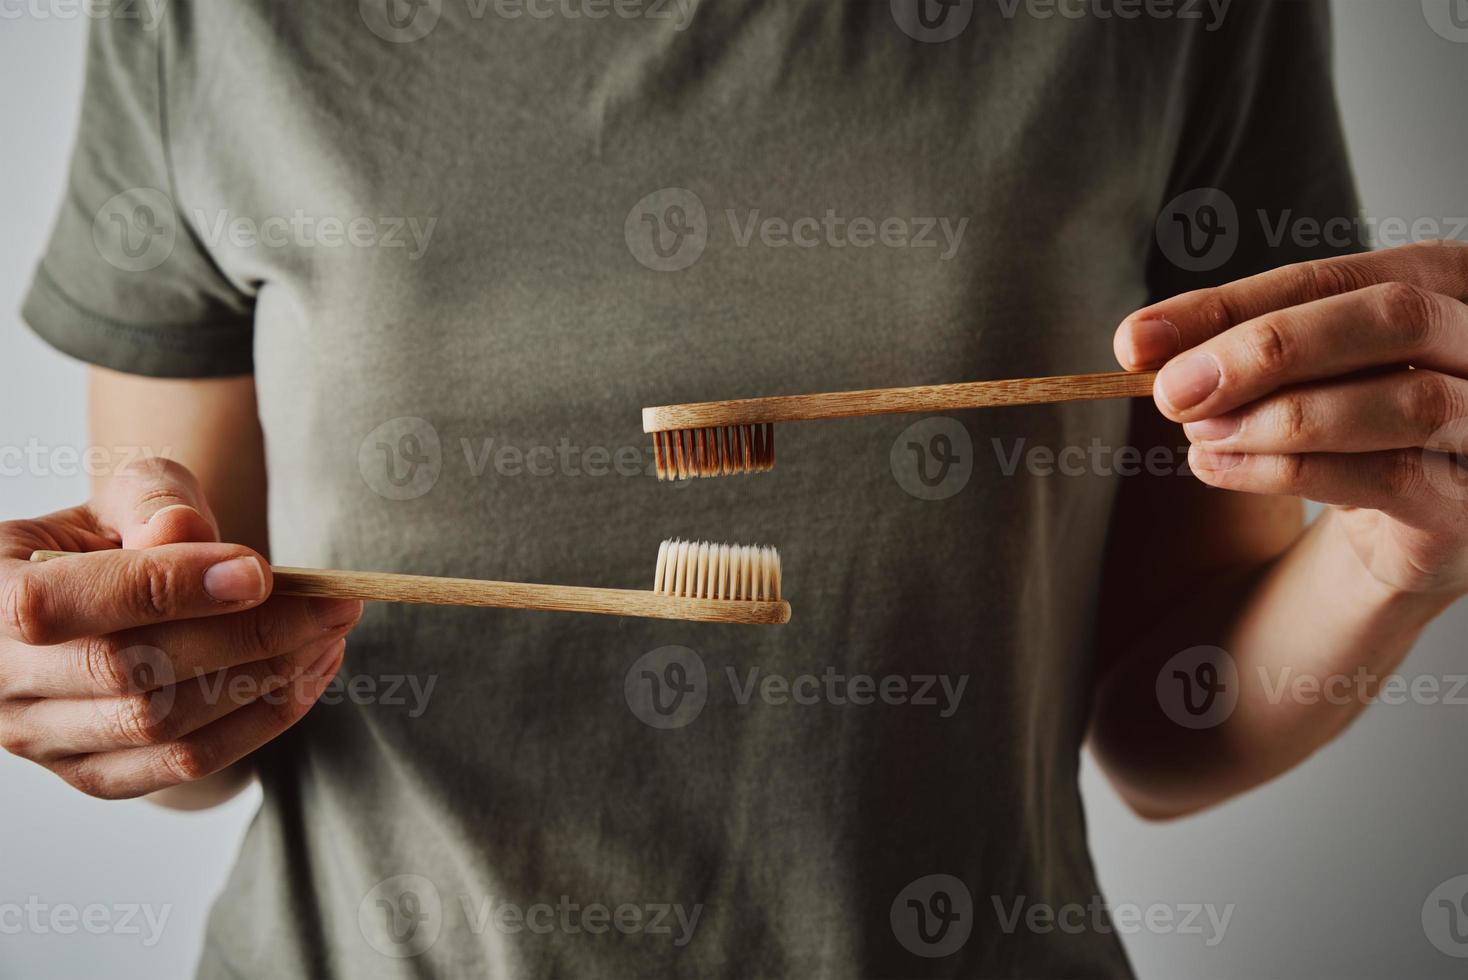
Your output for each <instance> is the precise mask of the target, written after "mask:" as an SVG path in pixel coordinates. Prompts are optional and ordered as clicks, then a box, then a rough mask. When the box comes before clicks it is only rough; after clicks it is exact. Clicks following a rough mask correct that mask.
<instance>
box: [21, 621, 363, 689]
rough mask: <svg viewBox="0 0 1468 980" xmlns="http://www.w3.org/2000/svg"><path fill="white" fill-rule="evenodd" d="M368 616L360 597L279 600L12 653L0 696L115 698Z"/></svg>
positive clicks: (277, 649)
mask: <svg viewBox="0 0 1468 980" xmlns="http://www.w3.org/2000/svg"><path fill="white" fill-rule="evenodd" d="M361 616H362V603H361V602H359V601H357V600H355V599H299V598H293V597H289V596H276V597H274V598H272V599H270V600H269V601H268V602H266V603H264V604H263V605H260V606H257V607H255V608H253V609H248V610H245V611H244V612H240V613H237V614H235V615H232V616H213V617H208V618H203V619H187V620H180V621H178V622H172V623H162V624H158V625H154V626H146V627H138V628H135V629H130V630H121V631H119V632H116V633H109V634H103V635H100V636H89V637H84V638H81V639H78V640H75V641H72V642H69V643H64V644H59V645H56V646H49V647H14V648H12V649H11V650H8V651H6V654H5V658H4V663H3V664H0V698H3V699H7V700H10V699H24V698H74V697H117V696H123V695H129V694H133V693H137V692H142V691H152V690H157V689H159V688H163V687H167V686H169V685H172V684H174V683H176V682H179V681H183V680H187V679H189V678H192V677H197V676H200V675H203V674H210V673H213V672H215V671H218V670H221V669H223V668H227V667H234V666H238V665H241V664H248V663H254V662H258V661H268V660H270V659H271V658H278V657H281V656H284V655H287V654H289V653H290V652H291V651H293V650H297V649H300V648H301V647H303V646H308V645H312V644H316V643H319V642H320V641H321V640H322V639H324V638H326V639H336V638H340V637H342V636H344V635H346V633H347V632H349V631H350V630H351V628H352V627H353V626H355V625H356V624H357V621H358V620H359V619H360V618H361Z"/></svg>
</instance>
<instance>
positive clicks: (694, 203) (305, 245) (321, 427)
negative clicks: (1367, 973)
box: [24, 0, 1356, 978]
mask: <svg viewBox="0 0 1468 980" xmlns="http://www.w3.org/2000/svg"><path fill="white" fill-rule="evenodd" d="M1323 8H1324V4H1323V3H1290V2H1282V3H1269V4H1264V3H1248V4H1245V3H1243V2H1235V3H1233V4H1231V5H1230V4H1228V3H1222V2H1215V3H1207V2H1194V0H1176V2H1172V3H1167V2H1155V3H1153V2H1149V3H1146V4H1141V3H1127V2H1121V3H1115V4H1107V3H1084V4H1082V3H1061V4H1053V3H1039V2H1031V0H982V2H976V0H955V2H953V3H951V4H947V5H944V4H939V3H935V2H926V3H923V4H918V3H916V2H909V0H892V2H890V3H889V2H885V0H883V2H875V3H850V4H845V3H838V2H834V0H805V2H797V0H787V2H777V0H769V2H755V0H717V2H715V0H708V2H703V3H694V2H691V0H618V2H615V3H613V2H601V0H554V2H552V0H418V2H416V3H409V2H404V0H361V2H360V3H354V2H350V0H333V2H309V3H308V2H299V3H266V2H263V0H238V2H230V3H209V4H198V5H195V4H190V3H183V2H175V3H172V4H168V5H166V6H165V7H162V8H156V10H157V13H156V16H153V15H150V11H152V10H154V9H155V8H153V7H152V5H138V14H139V15H138V16H137V17H133V18H129V17H114V18H109V19H106V20H100V21H97V22H96V23H95V24H94V26H93V31H92V40H91V47H90V55H89V61H88V79H87V86H86V97H85V101H84V105H83V110H82V124H81V129H80V136H79V139H78V144H77V147H76V151H75V159H74V164H73V169H72V172H71V176H70V184H69V190H68V194H67V196H66V199H65V202H64V204H63V206H62V210H61V213H60V217H59V220H58V224H57V227H56V230H55V233H54V236H53V238H52V241H51V244H50V246H49V249H48V251H47V252H46V255H45V258H44V260H43V262H42V264H41V267H40V271H39V273H38V275H37V278H36V280H35V286H34V289H33V291H32V292H31V294H30V296H29V298H28V300H27V302H26V306H25V310H24V313H25V317H26V319H27V320H28V322H29V323H30V324H31V325H32V326H33V327H34V329H35V330H37V331H38V332H39V333H40V334H41V335H42V336H43V337H45V338H46V339H48V340H49V341H50V342H52V343H53V344H55V345H56V346H57V347H58V348H60V349H61V350H63V351H65V352H67V353H69V354H72V355H74V356H76V357H79V358H82V359H84V360H86V361H89V362H92V363H95V364H99V365H104V366H107V367H110V368H114V369H116V370H119V371H126V372H134V373H138V374H144V375H155V376H168V377H205V376H223V375H230V374H240V373H245V372H253V373H254V375H255V378H256V383H257V386H258V392H259V404H260V414H261V420H262V423H263V426H264V432H265V440H266V446H267V452H268V465H269V477H270V500H269V508H270V526H271V539H272V549H273V555H272V557H273V560H275V561H276V562H279V563H282V564H290V565H307V566H324V567H332V568H353V569H369V570H387V571H400V572H415V573H425V574H435V575H455V576H469V577H481V578H494V579H504V580H514V581H533V582H551V583H567V584H579V585H593V586H611V587H631V588H646V587H648V586H649V585H650V583H651V576H652V570H653V563H654V559H655V557H656V553H657V547H658V542H659V540H660V539H662V538H663V537H667V536H674V535H681V536H685V537H688V536H691V537H696V538H700V539H702V538H707V539H711V540H716V541H731V542H737V543H757V544H772V545H775V546H777V547H779V548H780V550H781V554H782V556H783V559H784V572H785V593H786V596H787V598H788V599H789V600H790V601H791V603H792V605H793V609H794V618H793V621H792V622H791V623H790V624H789V625H787V626H783V627H739V626H719V625H699V624H693V623H683V622H671V621H652V620H638V619H623V618H612V617H601V616H589V615H565V614H553V613H540V612H523V611H510V610H473V609H452V608H434V607H419V606H407V605H373V606H370V607H369V609H368V611H367V614H366V617H365V619H364V620H363V622H362V624H361V626H360V627H359V628H358V629H357V631H356V632H355V633H354V634H353V636H352V639H351V641H350V645H349V648H348V654H347V657H346V663H345V666H344V667H343V669H342V673H341V677H340V678H339V679H338V680H337V681H336V682H335V683H334V684H333V686H332V688H331V690H330V691H329V692H328V695H327V697H326V699H325V702H324V703H323V704H321V705H319V706H318V707H317V708H316V709H315V710H313V711H312V713H311V714H310V715H309V716H308V717H307V718H306V720H305V721H303V722H302V723H300V724H299V725H298V726H297V727H296V728H295V729H293V730H292V731H291V732H289V733H288V734H287V735H285V736H284V737H282V738H281V739H279V740H278V741H276V742H275V743H273V744H272V745H271V746H269V747H268V748H267V749H266V750H264V751H262V752H261V753H260V756H259V761H260V767H261V776H262V781H263V785H264V801H263V804H262V807H261V810H260V813H259V815H258V816H257V817H256V819H255V820H254V822H253V824H252V825H251V827H250V829H249V832H248V835H247V837H246V840H245V843H244V847H243V851H242V853H241V855H240V858H239V862H238V865H237V866H236V868H235V870H234V872H233V874H232V876H231V878H230V880H229V882H228V884H227V886H226V887H225V889H224V891H223V894H222V895H221V897H220V898H219V900H218V902H217V904H216V906H215V908H214V910H213V915H212V918H211V921H210V926H209V931H208V936H207V941H206V945H205V951H204V955H203V960H202V963H201V966H200V973H201V975H202V976H204V977H209V978H215V977H281V978H285V977H301V978H306V977H309V978H327V977H350V978H356V977H424V976H442V977H469V976H488V977H522V976H523V977H552V976H568V977H593V976H594V977H619V978H620V977H629V978H630V977H674V976H678V977H710V976H725V977H791V978H806V977H832V978H853V977H868V976H882V977H898V976H900V977H914V976H944V977H958V976H964V977H974V976H1025V977H1051V976H1057V977H1059V976H1065V977H1075V976H1081V975H1086V976H1105V977H1118V976H1125V975H1127V974H1128V966H1127V962H1126V958H1125V956H1124V954H1123V951H1122V947H1121V944H1120V942H1119V941H1118V938H1117V936H1116V934H1115V932H1114V931H1113V930H1112V929H1111V928H1109V927H1108V926H1107V923H1106V921H1105V919H1104V918H1102V919H1095V920H1093V919H1092V918H1091V917H1090V916H1089V915H1087V916H1085V917H1084V918H1080V917H1067V918H1066V919H1065V927H1061V926H1057V925H1052V926H1051V927H1050V928H1044V926H1043V923H1044V922H1045V919H1044V916H1043V915H1040V916H1035V915H1031V914H1028V913H1029V910H1030V909H1032V908H1037V907H1038V908H1046V907H1048V908H1051V909H1062V908H1067V907H1073V906H1075V905H1080V906H1084V907H1087V908H1089V907H1090V906H1091V905H1093V904H1094V903H1095V902H1096V901H1098V899H1097V895H1098V885H1097V882H1096V880H1095V876H1094V874H1093V870H1092V864H1091V860H1090V856H1089V853H1088V849H1087V841H1086V826H1085V818H1084V814H1083V811H1082V805H1081V799H1080V795H1079V792H1078V789H1077V778H1076V777H1077V765H1078V753H1079V751H1080V747H1081V743H1082V740H1083V737H1084V733H1085V731H1086V727H1087V718H1088V712H1089V702H1090V698H1091V693H1092V689H1093V686H1094V668H1093V659H1094V628H1095V620H1096V605H1097V594H1098V586H1099V578H1100V570H1101V564H1102V555H1103V550H1104V547H1105V544H1106V539H1107V527H1108V518H1109V514H1110V511H1111V508H1112V504H1113V501H1114V499H1115V496H1116V493H1117V491H1118V487H1119V486H1120V483H1121V481H1122V480H1123V479H1126V478H1127V477H1125V476H1121V475H1118V472H1119V471H1121V472H1125V471H1127V470H1128V466H1129V465H1130V469H1131V470H1135V469H1136V468H1137V465H1138V464H1137V460H1136V457H1135V456H1133V455H1128V454H1126V453H1125V452H1124V450H1125V447H1126V439H1127V431H1128V413H1129V409H1130V404H1129V403H1127V402H1124V401H1111V402H1097V403H1074V404H1066V405H1056V406H1038V407H1031V408H1012V409H993V410H984V411H966V412H954V413H951V414H949V415H946V416H941V417H934V418H925V417H922V416H900V417H875V418H867V419H862V420H852V421H841V422H825V423H803V424H795V425H788V426H783V427H780V429H779V430H778V433H777V444H778V456H777V464H776V467H775V469H774V471H773V472H771V473H767V474H761V475H754V476H744V477H737V478H725V479H718V480H701V481H695V482H692V483H688V484H667V483H659V482H658V481H657V480H656V479H655V478H654V476H653V475H652V473H651V448H650V442H649V441H648V439H647V437H645V436H644V435H643V434H642V432H641V427H640V409H641V408H642V407H643V406H647V405H659V404H667V403H674V402H683V401H698V400H709V399H723V398H736V397H745V396H756V395H770V394H787V393H798V392H805V391H820V390H842V389H850V388H864V387H880V386H888V385H911V384H925V383H940V382H948V381H961V380H973V379H984V378H999V377H1024V376H1037V375H1047V374H1064V373H1074V372H1088V371H1104V370H1112V369H1115V364H1114V362H1113V359H1112V354H1111V335H1112V331H1113V329H1114V327H1115V325H1116V324H1117V323H1118V322H1119V321H1120V319H1121V318H1122V317H1123V316H1124V315H1125V314H1126V313H1128V312H1129V311H1131V310H1132V309H1134V308H1136V307H1139V306H1141V305H1142V304H1144V303H1145V302H1146V301H1148V300H1149V298H1153V297H1157V296H1161V295H1167V294H1172V293H1175V292H1177V291H1179V290H1182V289H1186V288H1191V287H1194V286H1198V285H1203V284H1207V283H1212V282H1216V281H1221V280H1225V279H1230V278H1234V277H1237V276H1239V275H1242V274H1246V273H1251V272H1255V271H1258V270H1260V269H1262V268H1265V267H1269V266H1275V265H1280V264H1283V263H1286V262H1289V261H1294V260H1296V259H1299V258H1301V257H1304V256H1308V255H1318V254H1323V253H1325V252H1328V251H1332V250H1335V249H1338V248H1339V247H1340V242H1339V241H1338V240H1335V241H1333V240H1330V237H1329V236H1326V238H1325V239H1322V238H1321V237H1320V236H1318V235H1314V234H1311V233H1310V230H1311V228H1312V227H1313V226H1312V225H1311V224H1310V222H1312V221H1320V220H1321V219H1327V218H1337V219H1350V218H1352V217H1354V216H1355V215H1356V210H1355V201H1354V197H1353V191H1352V186H1351V180H1350V177H1349V174H1348V170H1347V167H1346V165H1345V162H1344V154H1343V151H1342V141H1341V134H1340V131H1339V122H1338V119H1337V113H1336V109H1335V105H1334V101H1333V97H1332V95H1331V93H1330V85H1329V78H1330V64H1329V61H1330V59H1329V44H1328V39H1327V25H1326V24H1325V13H1324V9H1323ZM1338 238H1339V236H1337V239H1338ZM1129 461H1130V463H1129ZM1142 465H1143V466H1144V468H1145V466H1146V464H1145V463H1144V464H1142ZM1154 465H1157V464H1156V463H1155V461H1154ZM1161 465H1164V468H1166V467H1167V466H1169V465H1170V467H1171V469H1170V470H1169V472H1172V471H1175V470H1176V468H1177V467H1178V466H1179V465H1181V460H1180V459H1177V458H1174V459H1172V460H1171V463H1170V464H1165V463H1164V464H1161ZM1177 478H1178V479H1187V477H1186V476H1178V477H1177ZM1179 546H1185V542H1180V544H1179ZM1077 922H1081V923H1082V925H1081V926H1080V927H1075V923H1077Z"/></svg>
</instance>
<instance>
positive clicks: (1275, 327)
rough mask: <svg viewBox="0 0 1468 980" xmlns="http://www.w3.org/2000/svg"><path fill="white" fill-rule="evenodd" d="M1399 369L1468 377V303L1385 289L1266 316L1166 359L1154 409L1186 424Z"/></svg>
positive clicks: (1399, 287)
mask: <svg viewBox="0 0 1468 980" xmlns="http://www.w3.org/2000/svg"><path fill="white" fill-rule="evenodd" d="M1400 364H1412V365H1415V366H1417V367H1426V368H1433V369H1436V370H1440V371H1445V372H1448V373H1453V374H1468V304H1464V303H1461V302H1458V301H1457V300H1454V299H1451V298H1449V297H1447V296H1444V295H1442V294H1439V293H1433V292H1428V291H1426V290H1423V289H1420V288H1419V287H1416V286H1409V285H1404V284H1401V283H1389V284H1387V285H1384V286H1372V287H1369V288H1367V289H1363V290H1359V291H1357V292H1354V293H1350V294H1348V295H1345V296H1337V297H1334V298H1332V299H1324V300H1317V301H1316V302H1313V303H1307V304H1305V305H1303V306H1296V307H1291V308H1289V309H1285V310H1279V311H1276V312H1273V313H1268V314H1266V315H1264V316H1261V317H1259V318H1257V319H1254V320H1250V321H1248V322H1246V323H1243V324H1240V325H1239V326H1237V327H1234V328H1233V329H1231V330H1228V331H1226V332H1224V333H1221V334H1219V335H1218V336H1216V337H1213V338H1212V339H1210V340H1206V341H1204V342H1203V343H1202V344H1200V345H1198V346H1197V347H1196V348H1194V349H1192V350H1189V351H1188V352H1186V353H1185V354H1183V355H1181V356H1179V357H1176V358H1174V359H1173V360H1171V361H1169V362H1168V363H1167V365H1166V366H1165V367H1163V369H1162V372H1161V373H1160V374H1159V375H1158V377H1157V387H1156V402H1157V407H1158V408H1159V410H1161V411H1162V413H1163V414H1164V415H1166V416H1167V417H1168V418H1170V419H1172V420H1173V421H1176V422H1191V421H1194V420H1197V419H1202V418H1209V417H1212V416H1215V415H1219V414H1222V413H1224V412H1227V411H1229V410H1231V409H1233V408H1236V407H1238V406H1240V405H1243V404H1245V403H1247V402H1251V401H1253V400H1255V399H1256V398H1260V397H1262V396H1264V395H1267V394H1269V393H1270V392H1273V391H1277V390H1278V389H1280V388H1282V387H1286V386H1288V385H1293V384H1299V383H1301V382H1304V381H1311V380H1316V379H1320V378H1329V377H1336V376H1339V375H1344V374H1350V373H1352V372H1357V371H1362V370H1366V369H1370V368H1379V367H1383V366H1391V365H1400Z"/></svg>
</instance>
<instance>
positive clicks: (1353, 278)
mask: <svg viewBox="0 0 1468 980" xmlns="http://www.w3.org/2000/svg"><path fill="white" fill-rule="evenodd" d="M1296 268H1298V269H1299V277H1300V284H1299V285H1300V293H1301V296H1302V301H1308V300H1310V299H1327V298H1329V297H1331V296H1341V295H1344V294H1345V293H1350V292H1354V291H1356V290H1357V289H1360V288H1361V287H1362V286H1363V285H1365V282H1364V280H1363V277H1362V276H1361V274H1360V273H1359V272H1357V271H1356V268H1355V266H1354V265H1352V264H1351V263H1350V262H1348V261H1334V262H1332V261H1323V260H1318V261H1314V262H1302V263H1301V264H1300V265H1299V266H1297V267H1296Z"/></svg>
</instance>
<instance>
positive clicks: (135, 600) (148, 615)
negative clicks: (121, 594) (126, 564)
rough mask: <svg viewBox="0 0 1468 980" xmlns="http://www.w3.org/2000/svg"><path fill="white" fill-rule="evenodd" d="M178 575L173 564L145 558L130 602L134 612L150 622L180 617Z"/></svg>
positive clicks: (136, 578)
mask: <svg viewBox="0 0 1468 980" xmlns="http://www.w3.org/2000/svg"><path fill="white" fill-rule="evenodd" d="M177 578H178V576H177V573H176V572H175V570H174V568H173V566H172V565H170V564H169V563H167V562H164V561H159V560H157V559H156V558H152V557H149V556H146V555H144V556H143V557H141V558H140V559H139V563H138V565H137V567H136V570H135V573H134V575H133V582H132V589H131V597H130V601H131V603H132V608H133V610H134V611H135V612H136V613H137V614H139V615H140V616H142V617H144V618H145V619H148V620H167V619H173V618H176V615H177V613H178V599H177V598H176V595H177V593H176V592H175V586H176V584H177Z"/></svg>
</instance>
